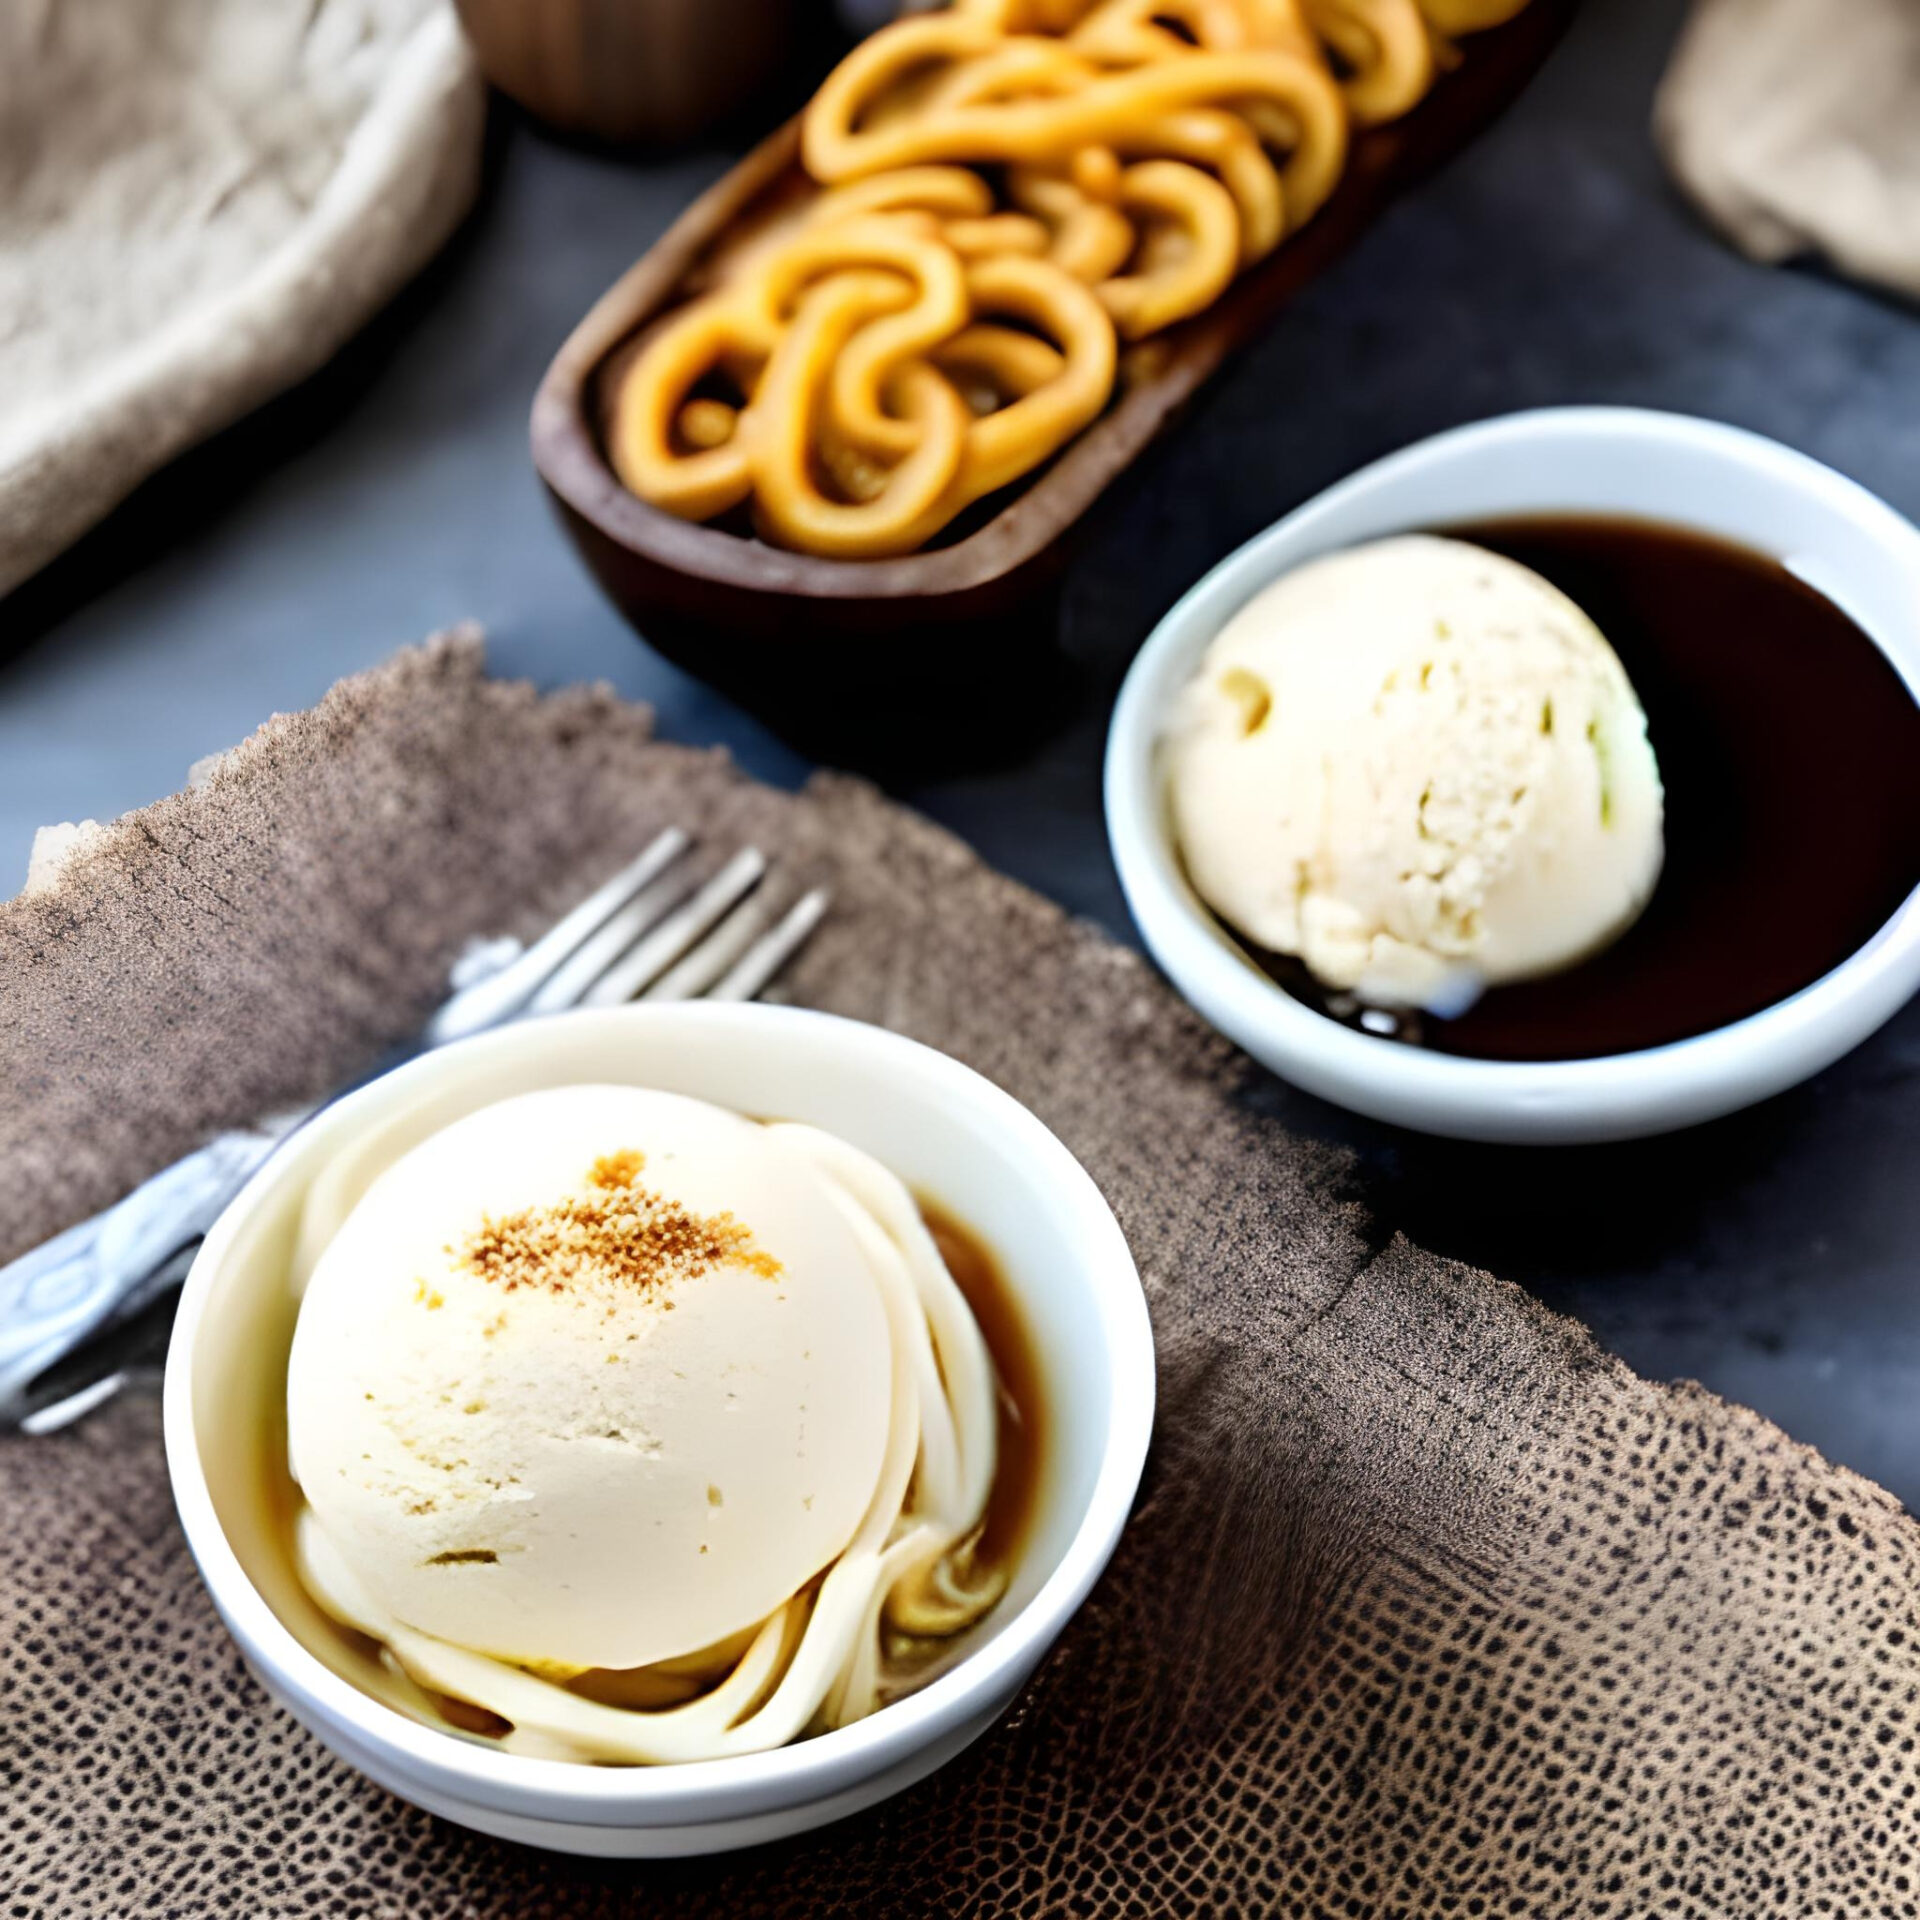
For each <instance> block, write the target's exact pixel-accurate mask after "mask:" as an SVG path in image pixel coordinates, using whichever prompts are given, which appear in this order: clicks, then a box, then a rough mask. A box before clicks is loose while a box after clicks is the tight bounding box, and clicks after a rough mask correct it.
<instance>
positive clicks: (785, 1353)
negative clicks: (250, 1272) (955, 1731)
mask: <svg viewBox="0 0 1920 1920" xmlns="http://www.w3.org/2000/svg"><path fill="white" fill-rule="evenodd" d="M890 1354H891V1350H890V1342H889V1332H888V1325H887V1318H886V1313H885V1310H884V1307H883V1305H882V1302H881V1298H880V1295H879V1293H878V1291H877V1289H876V1286H875V1283H874V1279H873V1276H872V1273H871V1271H870V1269H869V1266H868V1264H867V1259H866V1256H865V1255H864V1254H863V1251H862V1248H861V1246H860V1245H859V1243H858V1241H857V1240H856V1237H855V1235H854V1233H853V1231H852V1230H851V1229H850V1227H849V1225H848V1224H847V1220H846V1217H845V1212H844V1209H843V1208H840V1207H838V1206H836V1204H835V1203H834V1200H833V1198H832V1196H831V1194H830V1192H829V1191H828V1187H827V1184H826V1182H825V1181H824V1180H823V1179H822V1177H821V1176H820V1175H819V1173H818V1172H817V1170H816V1169H815V1168H814V1167H812V1166H811V1165H810V1164H809V1163H808V1161H807V1160H806V1159H805V1158H804V1157H802V1156H801V1155H799V1154H797V1153H795V1152H793V1151H791V1150H789V1149H788V1148H786V1147H784V1146H783V1144H782V1142H781V1140H780V1137H779V1136H778V1134H777V1133H776V1132H775V1131H773V1130H770V1129H767V1128H764V1127H761V1126H759V1125H757V1124H755V1123H754V1122H751V1121H749V1120H746V1119H743V1118H741V1117H740V1116H738V1115H735V1114H731V1113H728V1112H725V1111H723V1110H722V1109H720V1108H718V1107H713V1106H709V1105H707V1104H706V1103H704V1102H702V1101H698V1100H691V1099H686V1098H683V1097H681V1096H678V1095H675V1094H669V1093H660V1092H652V1091H648V1090H645V1089H641V1088H636V1087H622V1086H572V1087H561V1088H554V1089H550V1090H547V1091H543V1092H538V1093H529V1094H525V1095H521V1096H519V1097H517V1098H514V1099H509V1100H504V1101H501V1102H499V1103H497V1104H495V1105H493V1106H489V1107H485V1108H482V1109H481V1110H479V1111H477V1112H475V1113H472V1114H469V1115H468V1116H467V1117H465V1118H464V1119H462V1120H459V1121H457V1122H455V1123H454V1124H452V1125H450V1126H448V1127H446V1128H445V1129H443V1130H442V1131H441V1132H439V1133H436V1134H434V1135H433V1136H432V1137H431V1138H429V1139H427V1140H425V1141H424V1142H422V1143H421V1144H420V1145H419V1146H417V1147H415V1148H414V1149H413V1150H412V1151H410V1152H408V1153H406V1154H404V1155H403V1156H402V1157H401V1158H400V1159H399V1160H397V1161H396V1162H395V1163H394V1164H393V1165H392V1166H390V1167H388V1168H387V1169H386V1171H385V1172H383V1173H382V1174H381V1175H380V1176H379V1178H378V1179H377V1180H375V1181H374V1183H373V1184H372V1186H371V1187H370V1188H369V1189H368V1191H367V1192H366V1194H365V1195H364V1196H363V1197H362V1198H361V1200H360V1201H359V1203H358V1204H357V1205H356V1206H355V1207H354V1208H353V1210H352V1212H351V1213H350V1214H349V1215H348V1217H347V1219H346V1221H345V1223H344V1224H343V1225H342V1226H341V1228H340V1230H339V1231H338V1233H337V1234H335V1236H334V1237H333V1239H332V1241H331V1242H330V1243H329V1244H328V1246H327V1248H326V1250H325V1252H324V1254H323V1255H322V1256H321V1258H320V1260H319V1263H318V1265H317V1266H316V1268H315V1269H314V1272H313V1275H312V1279H311V1281H310V1283H309V1285H308V1287H307V1291H306V1293H305V1295H304V1297H303V1300H302V1303H301V1309H300V1318H299V1323H298V1327H297V1329H296V1333H295V1337H294V1343H293V1350H292V1356H291V1360H290V1364H289V1374H288V1402H287V1406H288V1422H289V1432H288V1450H289V1457H290V1460H291V1463H292V1467H293V1471H294V1477H295V1478H296V1479H297V1480H298V1481H299V1483H300V1487H301V1490H302V1492H303V1494H304V1495H305V1497H306V1500H307V1502H308V1504H309V1507H310V1509H311V1513H312V1515H313V1518H314V1521H315V1522H316V1523H317V1525H318V1526H319V1528H320V1529H321V1530H322V1531H323V1533H324V1535H325V1536H326V1539H327V1541H328V1543H329V1545H330V1546H331V1548H332V1549H333V1550H334V1551H335V1552H337V1554H338V1556H339V1558H340V1560H341V1561H343V1562H344V1563H345V1565H346V1566H347V1567H348V1568H349V1569H351V1572H352V1574H353V1575H354V1576H355V1577H356V1579H357V1580H358V1581H359V1582H360V1584H361V1585H362V1586H363V1587H364V1589H365V1590H366V1592H367V1593H369V1594H370V1595H372V1596H373V1597H374V1598H375V1599H376V1600H377V1601H378V1602H379V1603H380V1605H381V1606H382V1607H383V1608H384V1609H386V1610H387V1611H388V1612H390V1613H391V1615H392V1616H393V1617H395V1618H396V1619H398V1620H400V1621H402V1622H404V1623H406V1624H407V1625H408V1626H411V1627H414V1628H417V1629H419V1630H420V1631H421V1632H423V1633H426V1634H429V1635H433V1636H436V1637H437V1638H438V1639H440V1640H444V1641H446V1642H449V1643H452V1644H453V1645H455V1646H458V1647H464V1648H472V1649H475V1650H477V1651H480V1652H484V1653H487V1654H490V1655H495V1656H498V1657H500V1658H503V1659H506V1660H510V1661H515V1662H519V1663H521V1664H525V1665H531V1666H535V1667H537V1668H540V1669H542V1670H546V1671H556V1670H558V1671H565V1670H574V1669H580V1668H586V1667H595V1666H600V1667H634V1666H640V1665H643V1664H648V1663H651V1662H654V1661H659V1660H665V1659H671V1658H675V1657H677V1656H680V1655H684V1654H687V1653H690V1652H693V1651H695V1650H697V1649H700V1648H704V1647H707V1646H709V1645H711V1644H713V1643H714V1642H717V1641H720V1640H722V1639H724V1638H725V1637H726V1636H728V1635H731V1634H734V1633H736V1632H739V1631H742V1630H744V1629H746V1628H749V1627H751V1626H753V1625H754V1624H755V1623H757V1622H759V1621H761V1620H763V1619H764V1618H765V1617H766V1616H767V1615H768V1614H770V1613H771V1612H772V1611H773V1610H774V1609H775V1608H777V1607H778V1606H779V1605H780V1604H781V1603H782V1602H784V1601H785V1600H787V1599H788V1598H790V1597H791V1596H792V1595H793V1594H794V1593H795V1592H796V1591H797V1590H798V1589H800V1588H801V1587H803V1586H804V1585H805V1584H806V1583H807V1581H809V1580H810V1579H811V1578H812V1577H813V1576H814V1575H815V1574H816V1573H818V1572H819V1571H820V1570H821V1569H822V1568H824V1567H826V1566H827V1565H828V1564H829V1563H830V1562H832V1561H833V1560H834V1559H835V1557H836V1556H837V1555H839V1554H840V1553H841V1551H842V1550H843V1549H844V1548H845V1546H846V1545H847V1543H848V1541H849V1539H850V1538H851V1537H852V1536H853V1534H854V1532H855V1530H856V1528H857V1527H858V1526H859V1525H860V1522H861V1520H862V1517H863V1515H864V1514H865V1512H866V1510H867V1507H868V1505H869V1503H870V1501H871V1500H872V1498H873V1496H874V1490H875V1485H876V1482H877V1479H878V1477H879V1475H880V1471H881V1466H882V1461H883V1457H884V1456H885V1454H886V1451H887V1447H888V1439H889V1419H890V1376H891V1366H892V1362H891V1357H890Z"/></svg>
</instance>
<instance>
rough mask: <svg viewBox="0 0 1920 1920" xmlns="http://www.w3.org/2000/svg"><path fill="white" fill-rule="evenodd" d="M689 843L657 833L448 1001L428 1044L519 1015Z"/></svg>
mask: <svg viewBox="0 0 1920 1920" xmlns="http://www.w3.org/2000/svg"><path fill="white" fill-rule="evenodd" d="M691 844H692V843H691V842H690V841H689V840H688V838H687V836H686V835H685V834H684V833H682V832H681V831H680V829H679V828H678V827H668V828H667V829H666V831H665V832H664V833H660V834H657V835H656V836H655V837H654V839H653V840H652V841H651V842H650V843H649V845H648V846H647V848H646V849H645V851H644V852H642V853H641V854H639V855H638V856H637V857H636V858H635V859H632V860H630V861H628V862H627V864H626V865H625V866H624V867H622V868H621V869H620V871H619V872H618V873H616V874H614V875H613V877H612V878H611V879H609V880H607V881H605V882H603V883H602V884H601V885H600V886H598V887H596V888H595V889H594V890H593V892H592V893H590V894H588V895H587V897H586V898H585V899H584V900H582V901H581V902H580V904H579V905H578V906H577V907H574V908H573V909H572V910H571V911H569V912H567V913H565V914H563V915H562V916H561V917H560V918H559V919H558V920H557V921H555V922H554V924H553V925H552V926H551V927H549V928H548V929H547V931H546V932H545V933H543V934H542V935H541V936H540V938H539V939H538V940H536V941H535V942H534V943H533V945H532V946H530V947H529V948H528V949H527V950H526V952H525V953H523V954H521V956H520V957H519V959H517V960H514V961H512V962H510V963H509V964H508V965H507V966H505V967H503V968H501V970H500V971H499V972H498V973H496V974H493V975H491V976H489V977H488V978H487V979H484V980H481V981H479V982H477V983H476V984H475V985H473V986H471V987H468V988H466V989H464V990H463V991H461V992H459V993H456V994H455V995H454V996H453V997H452V998H451V999H450V1000H448V1001H447V1002H446V1004H445V1005H444V1006H442V1007H441V1009H440V1010H439V1012H438V1013H436V1014H435V1015H434V1016H433V1018H432V1019H431V1020H430V1021H429V1022H428V1023H427V1028H426V1032H425V1035H424V1038H425V1040H426V1043H427V1045H428V1046H430V1047H437V1046H439V1045H441V1044H442V1043H443V1042H445V1041H448V1040H458V1039H460V1038H461V1037H462V1036H463V1035H465V1034H469V1033H479V1032H481V1031H483V1030H484V1029H485V1028H487V1027H492V1026H497V1025H499V1023H500V1022H501V1021H502V1020H505V1019H508V1018H510V1017H511V1016H512V1015H514V1014H516V1013H519V1012H520V1011H521V1010H522V1009H523V1008H525V1007H526V1006H527V1005H528V1004H529V1002H531V1001H532V1000H533V998H534V996H535V995H536V994H537V993H538V992H539V991H540V989H541V987H542V986H544V985H545V984H546V982H547V981H548V980H549V978H550V977H551V976H552V975H553V974H554V972H555V971H556V970H557V969H558V968H560V967H561V966H562V965H563V964H564V963H565V962H566V960H567V959H568V957H569V956H570V955H572V954H573V953H574V952H575V951H576V950H578V949H579V948H580V947H581V945H582V944H583V943H584V942H586V941H587V940H588V939H590V938H591V936H592V935H593V934H594V933H595V932H596V931H597V930H598V929H599V928H600V927H601V926H603V925H604V924H605V923H606V922H607V921H608V920H609V919H610V918H611V917H612V916H613V915H615V914H616V913H618V912H619V911H620V909H621V908H622V907H624V906H625V905H626V904H627V903H628V902H629V901H631V900H632V899H633V898H634V897H635V896H636V895H637V894H639V893H641V892H642V891H644V890H645V889H646V888H647V887H648V886H649V885H650V884H651V883H652V882H653V881H655V880H656V879H658V878H659V876H660V875H661V874H662V873H664V872H665V871H666V869H667V868H668V867H670V866H671V865H672V864H673V863H674V861H676V860H677V859H679V857H680V856H681V855H682V854H683V853H684V852H686V850H687V848H688V847H689V846H690V845H691ZM628 937H629V938H631V935H629V936H628ZM616 951H617V949H616ZM596 971H598V969H596ZM562 1004H563V1005H564V1004H571V1003H570V1002H563V1003H562Z"/></svg>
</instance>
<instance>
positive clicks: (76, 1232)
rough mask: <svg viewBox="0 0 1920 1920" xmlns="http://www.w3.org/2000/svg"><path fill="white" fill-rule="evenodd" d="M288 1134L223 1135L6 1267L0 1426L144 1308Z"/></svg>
mask: <svg viewBox="0 0 1920 1920" xmlns="http://www.w3.org/2000/svg"><path fill="white" fill-rule="evenodd" d="M285 1132H286V1128H285V1127H266V1128H253V1129H248V1130H246V1131H242V1132H235V1133H223V1134H219V1135H217V1136H216V1137H215V1138H214V1139H212V1140H209V1141H208V1142H207V1144H206V1145H205V1146H204V1147H200V1148H198V1149H197V1150H196V1151H195V1152H193V1153H190V1154H188V1155H187V1156H186V1158H185V1159H183V1160H176V1161H175V1162H174V1163H173V1165H172V1166H170V1167H164V1168H162V1169H161V1171H160V1172H158V1173H156V1174H154V1175H153V1176H152V1177H151V1178H150V1179H147V1180H144V1181H142V1182H141V1183H140V1185H139V1186H137V1187H135V1188H134V1190H133V1191H132V1192H131V1193H130V1194H128V1195H127V1196H126V1198H125V1199H124V1200H120V1201H116V1202H115V1204H114V1205H112V1206H110V1207H108V1208H107V1209H106V1210H105V1211H104V1212H102V1213H96V1214H94V1215H93V1216H92V1217H91V1218H90V1219H86V1220H81V1221H78V1222H76V1223H75V1224H74V1225H73V1226H71V1227H69V1228H67V1230H66V1231H65V1232H64V1233H60V1234H56V1235H55V1236H54V1237H53V1239H51V1240H48V1241H46V1242H45V1243H44V1244H42V1245H40V1246H38V1247H35V1248H34V1249H33V1250H32V1251H31V1252H30V1253H25V1254H22V1255H21V1257H20V1258H19V1259H18V1260H15V1261H13V1262H12V1263H11V1264H10V1265H8V1266H5V1267H0V1424H5V1423H8V1422H10V1421H11V1420H13V1419H16V1418H17V1417H18V1409H19V1408H20V1406H21V1405H22V1404H23V1403H24V1398H25V1395H26V1391H27V1389H28V1387H30V1386H31V1385H32V1383H33V1381H34V1380H35V1378H36V1377H37V1376H38V1375H39V1374H40V1373H42V1372H43V1371H44V1370H45V1369H46V1368H47V1367H48V1366H50V1365H51V1364H52V1363H53V1362H54V1361H55V1360H57V1359H59V1358H60V1357H61V1356H62V1355H63V1354H65V1353H68V1352H70V1351H71V1350H72V1349H73V1348H75V1347H77V1346H78V1345H79V1344H80V1343H81V1342H82V1341H84V1340H86V1339H87V1338H88V1337H89V1336H90V1335H92V1334H93V1333H95V1332H97V1331H98V1330H99V1329H100V1328H102V1327H104V1326H105V1325H106V1324H107V1323H108V1321H110V1320H112V1319H113V1318H115V1317H116V1315H117V1314H118V1313H119V1312H120V1311H121V1310H122V1309H124V1308H127V1307H130V1306H135V1305H137V1304H138V1303H139V1300H140V1297H141V1292H142V1289H143V1287H145V1286H146V1283H147V1281H148V1279H149V1276H150V1275H152V1274H153V1272H154V1271H155V1269H156V1268H158V1267H159V1266H161V1265H162V1263H163V1262H165V1261H166V1260H167V1259H168V1258H169V1257H170V1256H171V1255H173V1254H174V1253H177V1252H178V1251H179V1250H180V1249H181V1248H182V1247H184V1246H186V1245H188V1244H189V1243H190V1242H192V1241H193V1240H196V1239H198V1238H199V1237H200V1236H201V1235H203V1234H204V1233H205V1232H206V1231H207V1230H208V1228H210V1227H211V1226H212V1225H213V1223H214V1221H215V1220H217V1219H218V1218H219V1216H220V1212H221V1209H222V1208H224V1207H225V1206H226V1204H227V1202H228V1201H229V1200H231V1199H232V1198H233V1196H234V1195H235V1194H236V1193H238V1192H239V1191H240V1189H241V1188H242V1187H243V1186H244V1185H245V1184H246V1182H247V1180H248V1178H249V1177H250V1176H251V1175H252V1173H253V1172H254V1170H255V1169H256V1168H257V1167H258V1166H259V1165H260V1164H261V1162H262V1161H264V1160H265V1159H266V1157H267V1156H268V1154H270V1153H271V1152H272V1151H273V1150H274V1148H275V1147H276V1146H277V1145H279V1143H280V1141H281V1139H282V1138H283V1137H284V1135H285Z"/></svg>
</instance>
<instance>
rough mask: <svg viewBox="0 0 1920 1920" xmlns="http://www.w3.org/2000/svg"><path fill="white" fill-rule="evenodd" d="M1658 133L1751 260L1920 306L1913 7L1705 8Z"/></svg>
mask: <svg viewBox="0 0 1920 1920" xmlns="http://www.w3.org/2000/svg"><path fill="white" fill-rule="evenodd" d="M1654 132H1655V134H1656V136H1657V137H1658V139H1659V142H1660V146H1661V150H1662V151H1663V152H1664V154H1665V155H1666V159H1667V164H1668V165H1669V166H1670V167H1671V168H1672V170H1673V175H1674V178H1675V179H1676V180H1677V181H1678V182H1679V183H1680V185H1681V187H1682V188H1683V189H1684V190H1685V192H1686V193H1687V195H1688V197H1689V198H1690V199H1691V200H1692V201H1693V202H1694V204H1695V205H1696V206H1698V207H1699V208H1700V210H1701V211H1702V212H1703V213H1704V214H1705V215H1706V216H1707V218H1708V219H1709V220H1711V221H1712V222H1713V223H1714V225H1716V226H1717V227H1719V228H1720V230H1721V231H1722V232H1723V233H1725V234H1726V236H1727V237H1728V238H1729V239H1730V240H1732V241H1733V243H1734V244H1735V245H1736V246H1737V247H1739V248H1740V249H1741V251H1742V252H1744V253H1748V254H1751V255H1752V256H1753V258H1754V259H1756V260H1766V261H1780V260H1791V259H1795V258H1798V257H1801V256H1805V255H1817V256H1819V257H1821V258H1824V259H1825V260H1826V261H1828V262H1829V263H1830V264H1831V265H1833V266H1835V267H1838V268H1839V269H1840V271H1841V272H1843V273H1849V274H1853V275H1855V276H1857V277H1858V278H1860V279H1862V280H1872V281H1876V282H1878V283H1879V284H1880V285H1882V286H1887V287H1892V288H1894V289H1895V290H1897V291H1899V292H1902V293H1905V294H1908V295H1910V296H1912V297H1913V298H1915V299H1920V5H1916V4H1915V0H1695V5H1694V10H1693V13H1692V15H1691V16H1690V17H1689V19H1688V21H1687V26H1686V31H1685V32H1684V33H1683V34H1682V35H1681V38H1680V44H1679V46H1678V47H1677V48H1676V49H1675V51H1674V56H1673V62H1672V65H1671V66H1670V67H1669V68H1668V70H1667V76H1666V79H1665V80H1664V81H1663V82H1662V83H1661V87H1660V95H1659V99H1658V101H1657V102H1656V104H1655V109H1654Z"/></svg>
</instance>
